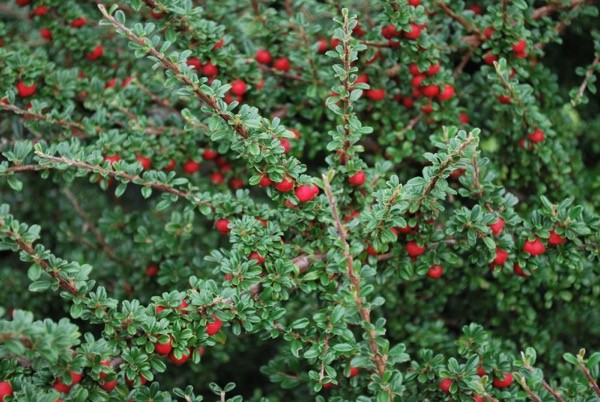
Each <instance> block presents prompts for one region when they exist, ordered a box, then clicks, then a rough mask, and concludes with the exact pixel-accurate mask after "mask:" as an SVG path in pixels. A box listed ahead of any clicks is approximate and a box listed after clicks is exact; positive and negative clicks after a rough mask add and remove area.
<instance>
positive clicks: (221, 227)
mask: <svg viewBox="0 0 600 402" xmlns="http://www.w3.org/2000/svg"><path fill="white" fill-rule="evenodd" d="M215 227H216V228H217V230H218V231H219V232H221V233H222V234H227V233H229V231H230V230H231V229H229V219H219V220H218V221H217V222H216V223H215Z"/></svg>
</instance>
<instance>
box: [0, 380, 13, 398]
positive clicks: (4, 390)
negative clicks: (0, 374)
mask: <svg viewBox="0 0 600 402" xmlns="http://www.w3.org/2000/svg"><path fill="white" fill-rule="evenodd" d="M12 394H13V389H12V386H11V385H10V383H9V382H8V381H2V382H0V401H4V397H5V396H11V395H12Z"/></svg>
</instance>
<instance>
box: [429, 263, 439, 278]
mask: <svg viewBox="0 0 600 402" xmlns="http://www.w3.org/2000/svg"><path fill="white" fill-rule="evenodd" d="M442 273H443V269H442V266H441V265H433V266H431V267H429V271H428V272H427V276H428V277H430V278H431V279H437V278H439V277H440V276H442Z"/></svg>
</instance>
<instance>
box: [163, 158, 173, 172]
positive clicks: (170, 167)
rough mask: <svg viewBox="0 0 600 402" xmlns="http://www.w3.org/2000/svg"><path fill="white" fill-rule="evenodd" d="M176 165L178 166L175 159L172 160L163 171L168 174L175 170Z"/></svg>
mask: <svg viewBox="0 0 600 402" xmlns="http://www.w3.org/2000/svg"><path fill="white" fill-rule="evenodd" d="M175 165H176V163H175V159H171V160H169V164H168V165H167V166H165V167H164V168H163V169H164V170H166V171H167V172H168V171H171V170H173V169H175Z"/></svg>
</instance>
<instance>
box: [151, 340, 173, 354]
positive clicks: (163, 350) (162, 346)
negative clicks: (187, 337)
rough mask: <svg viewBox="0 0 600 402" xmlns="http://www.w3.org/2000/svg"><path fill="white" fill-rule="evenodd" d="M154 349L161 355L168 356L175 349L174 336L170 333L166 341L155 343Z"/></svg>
mask: <svg viewBox="0 0 600 402" xmlns="http://www.w3.org/2000/svg"><path fill="white" fill-rule="evenodd" d="M154 350H155V351H156V353H158V354H159V355H161V356H166V355H168V354H169V353H171V350H173V337H172V336H171V335H169V340H168V341H167V342H165V343H160V342H157V343H155V344H154Z"/></svg>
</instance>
